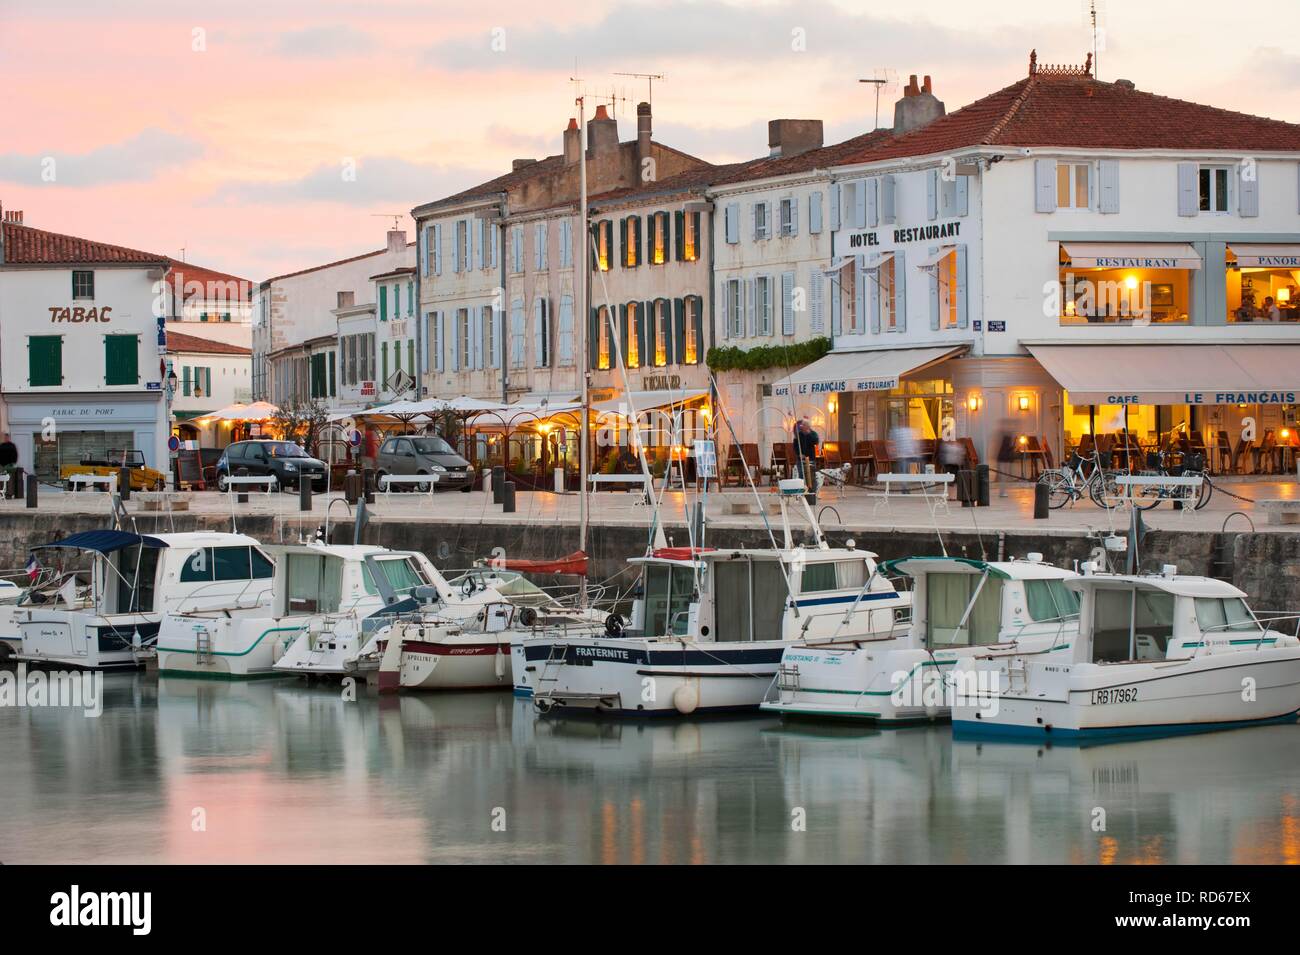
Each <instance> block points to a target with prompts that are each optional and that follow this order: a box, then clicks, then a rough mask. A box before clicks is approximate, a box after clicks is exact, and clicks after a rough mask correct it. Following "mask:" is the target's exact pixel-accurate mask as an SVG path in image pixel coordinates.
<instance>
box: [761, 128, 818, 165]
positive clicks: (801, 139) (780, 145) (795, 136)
mask: <svg viewBox="0 0 1300 955" xmlns="http://www.w3.org/2000/svg"><path fill="white" fill-rule="evenodd" d="M767 145H768V149H769V150H770V152H769V154H768V155H770V156H772V157H773V158H775V157H777V156H786V157H789V156H797V155H799V154H800V153H806V152H808V150H810V149H821V146H822V121H821V120H820V119H773V120H769V121H768V124H767Z"/></svg>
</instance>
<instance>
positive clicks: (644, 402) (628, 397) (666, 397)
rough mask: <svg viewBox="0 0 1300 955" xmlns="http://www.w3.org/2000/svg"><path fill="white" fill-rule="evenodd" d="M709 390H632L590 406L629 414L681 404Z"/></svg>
mask: <svg viewBox="0 0 1300 955" xmlns="http://www.w3.org/2000/svg"><path fill="white" fill-rule="evenodd" d="M708 393H709V392H708V391H707V390H706V389H704V388H681V389H679V390H677V391H632V392H628V393H626V394H621V395H619V396H617V397H615V398H611V399H610V400H609V401H597V402H596V403H595V404H593V405H592V406H591V409H592V410H593V411H597V412H602V413H605V414H621V415H624V416H626V415H631V414H640V413H641V412H643V411H651V410H653V409H655V408H665V407H667V406H668V405H682V404H685V403H686V402H688V401H694V400H695V399H697V398H703V397H704V396H705V395H707V394H708Z"/></svg>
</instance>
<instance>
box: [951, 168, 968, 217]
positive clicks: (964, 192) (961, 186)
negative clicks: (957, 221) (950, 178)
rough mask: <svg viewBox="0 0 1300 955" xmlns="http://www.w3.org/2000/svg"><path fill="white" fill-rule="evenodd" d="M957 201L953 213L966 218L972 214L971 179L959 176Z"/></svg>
mask: <svg viewBox="0 0 1300 955" xmlns="http://www.w3.org/2000/svg"><path fill="white" fill-rule="evenodd" d="M955 189H956V201H955V203H954V209H953V212H954V214H956V215H959V216H964V215H968V214H969V213H970V177H969V176H958V177H957V181H956V186H955Z"/></svg>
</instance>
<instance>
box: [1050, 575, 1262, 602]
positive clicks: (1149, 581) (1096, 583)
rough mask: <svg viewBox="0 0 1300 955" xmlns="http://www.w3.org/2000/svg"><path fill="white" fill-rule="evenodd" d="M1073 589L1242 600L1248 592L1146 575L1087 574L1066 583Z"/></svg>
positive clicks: (1218, 583)
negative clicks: (1146, 591)
mask: <svg viewBox="0 0 1300 955" xmlns="http://www.w3.org/2000/svg"><path fill="white" fill-rule="evenodd" d="M1065 586H1067V587H1069V588H1070V589H1071V590H1077V591H1079V592H1081V593H1082V592H1083V591H1085V590H1161V591H1164V592H1165V593H1170V594H1174V595H1176V596H1179V597H1241V598H1245V596H1246V592H1245V591H1244V590H1239V589H1238V588H1236V587H1234V586H1233V585H1232V584H1230V583H1228V582H1227V581H1224V580H1215V579H1214V578H1213V577H1193V576H1187V577H1178V576H1174V577H1165V576H1157V575H1155V574H1144V575H1142V576H1140V577H1138V576H1132V575H1128V574H1087V575H1085V576H1083V577H1075V578H1072V579H1070V580H1067V581H1066V582H1065Z"/></svg>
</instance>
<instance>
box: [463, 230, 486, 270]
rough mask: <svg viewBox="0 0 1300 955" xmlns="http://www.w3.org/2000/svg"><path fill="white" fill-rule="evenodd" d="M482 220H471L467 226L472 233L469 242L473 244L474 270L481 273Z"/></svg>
mask: <svg viewBox="0 0 1300 955" xmlns="http://www.w3.org/2000/svg"><path fill="white" fill-rule="evenodd" d="M485 221H486V220H484V219H471V220H470V224H469V225H468V226H467V228H468V229H469V231H470V232H471V233H473V235H472V237H471V240H470V241H471V242H472V243H473V244H474V268H475V269H477V270H478V271H480V272H481V271H483V223H484V222H485Z"/></svg>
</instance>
